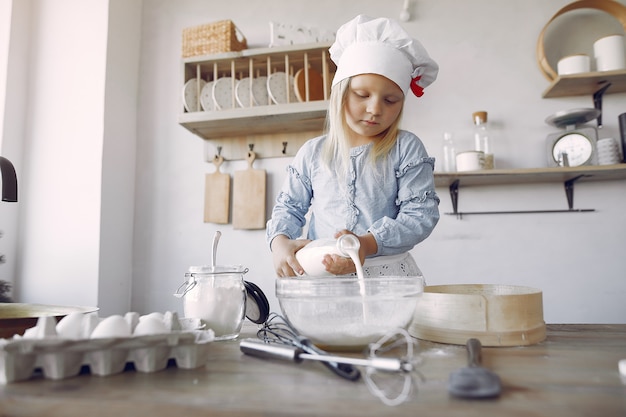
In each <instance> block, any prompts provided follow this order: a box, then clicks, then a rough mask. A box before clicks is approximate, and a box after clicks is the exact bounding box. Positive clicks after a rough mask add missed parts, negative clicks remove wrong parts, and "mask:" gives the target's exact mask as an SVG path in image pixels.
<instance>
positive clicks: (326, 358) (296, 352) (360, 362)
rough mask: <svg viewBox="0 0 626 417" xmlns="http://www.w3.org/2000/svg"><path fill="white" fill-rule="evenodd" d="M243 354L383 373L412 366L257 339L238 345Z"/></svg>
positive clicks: (389, 360) (394, 361)
mask: <svg viewBox="0 0 626 417" xmlns="http://www.w3.org/2000/svg"><path fill="white" fill-rule="evenodd" d="M239 347H240V349H241V351H242V352H243V353H245V354H248V355H252V356H257V357H260V358H270V359H272V358H274V359H285V360H290V361H294V362H298V363H299V362H302V361H303V360H305V359H306V360H311V361H319V362H327V363H328V362H330V363H333V362H334V363H338V364H342V365H355V366H366V367H370V368H374V369H376V370H378V371H385V372H410V371H412V370H413V365H412V364H411V363H409V362H406V361H404V360H402V359H400V358H352V357H347V356H338V355H329V354H321V353H306V352H305V351H303V350H302V349H300V348H298V347H295V346H288V345H281V344H276V343H268V342H264V341H262V340H258V339H245V340H242V341H241V342H240V343H239Z"/></svg>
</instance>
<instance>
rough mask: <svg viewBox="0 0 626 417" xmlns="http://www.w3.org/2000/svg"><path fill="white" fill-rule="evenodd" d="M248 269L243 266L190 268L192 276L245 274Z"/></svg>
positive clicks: (201, 266)
mask: <svg viewBox="0 0 626 417" xmlns="http://www.w3.org/2000/svg"><path fill="white" fill-rule="evenodd" d="M246 272H248V268H246V267H244V266H241V265H216V266H211V265H199V266H190V267H189V273H191V274H245V273H246Z"/></svg>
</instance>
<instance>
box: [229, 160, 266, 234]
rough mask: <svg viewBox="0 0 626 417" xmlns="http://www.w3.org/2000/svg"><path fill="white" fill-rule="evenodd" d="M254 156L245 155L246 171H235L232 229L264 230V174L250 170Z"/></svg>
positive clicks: (258, 170) (263, 171)
mask: <svg viewBox="0 0 626 417" xmlns="http://www.w3.org/2000/svg"><path fill="white" fill-rule="evenodd" d="M255 159H256V154H255V153H254V152H253V151H252V150H250V151H249V152H248V154H247V157H246V160H247V161H248V169H247V170H242V171H235V174H234V178H233V181H234V184H233V228H235V229H263V228H265V221H266V219H265V188H266V185H265V184H266V172H265V170H262V169H254V168H252V164H253V163H254V160H255Z"/></svg>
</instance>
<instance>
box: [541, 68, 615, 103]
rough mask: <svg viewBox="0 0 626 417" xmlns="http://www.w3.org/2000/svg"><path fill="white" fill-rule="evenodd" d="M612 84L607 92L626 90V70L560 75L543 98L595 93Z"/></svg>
mask: <svg viewBox="0 0 626 417" xmlns="http://www.w3.org/2000/svg"><path fill="white" fill-rule="evenodd" d="M608 83H610V84H611V87H609V89H608V90H607V91H606V93H607V94H611V93H623V92H626V71H624V70H618V71H604V72H589V73H584V74H571V75H562V76H558V77H557V78H556V79H555V80H554V81H553V82H552V83H551V84H550V86H549V87H548V89H546V90H545V91H544V93H543V98H555V97H573V96H581V95H593V94H594V93H595V92H596V91H598V90H600V89H601V88H602V87H604V86H605V85H607V84H608Z"/></svg>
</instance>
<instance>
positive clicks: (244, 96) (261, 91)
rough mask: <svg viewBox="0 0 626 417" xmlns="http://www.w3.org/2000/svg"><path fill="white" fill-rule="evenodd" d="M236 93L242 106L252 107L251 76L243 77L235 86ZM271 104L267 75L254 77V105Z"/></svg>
mask: <svg viewBox="0 0 626 417" xmlns="http://www.w3.org/2000/svg"><path fill="white" fill-rule="evenodd" d="M235 95H236V97H237V103H238V104H239V105H240V106H241V107H250V78H247V77H246V78H243V79H241V80H240V81H239V82H238V83H237V86H236V87H235ZM267 104H269V96H268V94H267V77H258V78H253V79H252V105H253V106H265V105H267Z"/></svg>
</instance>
